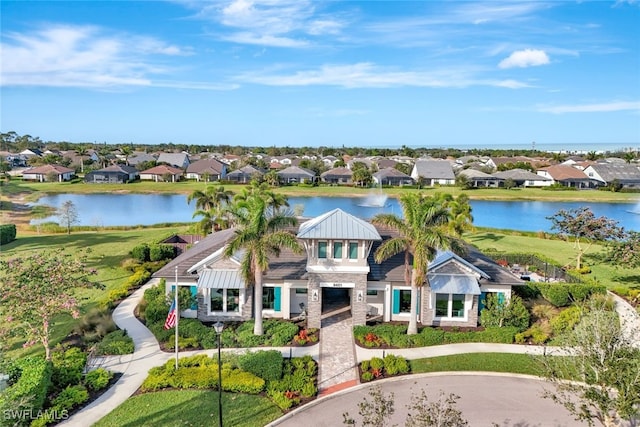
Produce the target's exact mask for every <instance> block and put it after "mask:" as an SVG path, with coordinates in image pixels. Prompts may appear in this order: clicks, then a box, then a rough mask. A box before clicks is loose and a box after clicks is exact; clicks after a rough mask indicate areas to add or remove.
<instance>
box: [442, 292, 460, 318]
mask: <svg viewBox="0 0 640 427" xmlns="http://www.w3.org/2000/svg"><path fill="white" fill-rule="evenodd" d="M464 300H465V295H464V294H436V317H449V318H458V319H462V318H464V311H465V310H464Z"/></svg>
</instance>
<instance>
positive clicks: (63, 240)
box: [0, 228, 184, 357]
mask: <svg viewBox="0 0 640 427" xmlns="http://www.w3.org/2000/svg"><path fill="white" fill-rule="evenodd" d="M179 232H184V228H182V229H181V228H145V229H135V230H128V231H103V232H99V233H97V232H90V233H84V232H83V233H80V232H78V233H72V234H71V235H67V234H55V235H32V236H22V235H20V233H18V238H17V239H16V240H15V241H13V242H11V243H9V244H6V245H2V252H1V253H0V257H2V258H13V257H16V256H20V255H21V254H24V253H26V252H29V251H47V250H55V249H58V248H65V250H66V251H67V252H77V253H78V254H84V255H86V256H87V265H88V267H89V268H92V269H95V270H96V271H97V275H96V276H93V277H92V279H93V280H94V281H95V282H97V283H100V284H101V285H102V286H103V289H99V288H93V289H81V290H79V291H78V294H77V295H78V297H79V298H81V301H82V302H81V313H86V312H87V311H88V310H89V309H91V308H93V307H96V306H98V304H99V302H100V301H101V299H102V298H104V297H105V296H106V295H108V293H109V291H110V290H112V289H115V288H117V287H118V286H120V285H121V284H122V283H124V282H125V281H126V280H127V279H128V278H129V276H130V275H131V273H130V272H129V271H127V270H125V269H124V268H122V266H121V264H122V261H123V260H125V259H126V258H128V257H129V251H130V250H131V249H132V248H133V247H134V246H136V245H138V244H141V243H150V242H155V241H158V240H160V239H162V238H164V237H168V236H170V235H171V234H174V233H179ZM76 323H77V320H75V319H72V318H71V316H68V315H61V316H58V317H57V318H56V319H55V322H54V325H53V335H52V342H53V343H54V344H55V343H58V342H60V341H61V340H62V339H64V338H65V337H66V336H67V335H68V334H69V333H70V332H71V331H72V330H73V328H74V326H75V324H76ZM21 344H22V342H21V341H17V340H16V341H13V342H12V343H11V351H9V352H8V353H7V356H9V357H20V356H25V355H28V354H36V353H37V354H41V353H44V350H43V349H42V346H41V345H38V344H36V345H35V346H33V347H29V348H27V349H22V346H21Z"/></svg>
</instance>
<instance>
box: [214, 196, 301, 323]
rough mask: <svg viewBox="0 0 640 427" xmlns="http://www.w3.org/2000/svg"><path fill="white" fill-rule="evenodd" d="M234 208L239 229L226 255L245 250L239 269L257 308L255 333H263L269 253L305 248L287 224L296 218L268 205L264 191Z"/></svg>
mask: <svg viewBox="0 0 640 427" xmlns="http://www.w3.org/2000/svg"><path fill="white" fill-rule="evenodd" d="M234 205H235V206H234V207H233V209H232V210H231V212H233V214H234V216H235V217H236V218H235V220H236V223H237V229H236V230H235V234H234V236H233V237H232V238H231V240H230V241H229V242H228V243H227V246H226V247H225V250H224V255H225V256H226V257H230V256H232V255H234V254H236V253H238V252H239V251H243V254H242V260H241V264H240V270H241V273H242V276H243V277H244V279H245V282H246V283H247V284H252V285H253V286H254V288H253V299H254V307H255V315H254V317H255V324H254V328H253V333H254V334H255V335H262V334H263V328H262V277H263V275H264V273H265V272H266V271H267V270H268V268H269V256H270V255H275V256H276V257H277V256H279V255H280V252H281V250H282V249H283V248H287V249H291V250H292V251H294V252H295V253H301V252H302V247H301V246H300V244H299V243H298V241H297V240H296V237H295V235H294V234H293V233H291V232H290V231H288V230H285V227H290V226H295V225H296V224H297V222H298V221H297V220H296V218H295V217H293V216H291V215H290V214H289V213H288V212H285V211H283V210H281V209H278V210H273V209H270V208H269V204H268V198H267V197H265V196H264V195H263V194H262V193H261V192H257V191H256V192H254V193H252V194H249V195H248V197H246V198H244V199H242V198H240V199H238V198H236V200H234Z"/></svg>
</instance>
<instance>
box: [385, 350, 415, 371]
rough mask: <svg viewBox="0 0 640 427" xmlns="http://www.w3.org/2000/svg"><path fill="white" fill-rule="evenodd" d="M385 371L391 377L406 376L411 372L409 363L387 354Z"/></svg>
mask: <svg viewBox="0 0 640 427" xmlns="http://www.w3.org/2000/svg"><path fill="white" fill-rule="evenodd" d="M384 370H385V372H386V373H387V374H389V375H398V374H406V373H408V372H409V363H407V360H406V359H404V358H402V357H399V356H395V355H393V354H387V355H386V356H385V357H384Z"/></svg>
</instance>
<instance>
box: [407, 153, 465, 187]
mask: <svg viewBox="0 0 640 427" xmlns="http://www.w3.org/2000/svg"><path fill="white" fill-rule="evenodd" d="M411 178H413V179H414V180H415V181H416V182H419V181H423V182H424V183H425V185H427V186H429V187H433V186H435V185H454V184H455V183H456V176H455V175H454V173H453V167H452V166H451V163H449V162H448V161H447V160H435V159H420V160H418V161H416V164H415V165H413V169H412V170H411Z"/></svg>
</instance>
